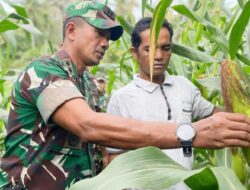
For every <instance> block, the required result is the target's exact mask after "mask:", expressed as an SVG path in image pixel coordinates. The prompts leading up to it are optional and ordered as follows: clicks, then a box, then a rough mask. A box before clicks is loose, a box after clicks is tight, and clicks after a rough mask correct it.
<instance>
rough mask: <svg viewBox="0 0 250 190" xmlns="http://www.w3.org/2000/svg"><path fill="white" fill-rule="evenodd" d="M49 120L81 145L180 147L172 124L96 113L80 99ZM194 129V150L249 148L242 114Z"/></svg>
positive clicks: (249, 122) (248, 123) (220, 116)
mask: <svg viewBox="0 0 250 190" xmlns="http://www.w3.org/2000/svg"><path fill="white" fill-rule="evenodd" d="M52 120H53V121H54V122H56V123H57V124H58V125H59V126H61V127H63V128H65V129H66V130H68V131H71V132H72V133H74V134H76V135H78V136H79V137H80V139H81V140H82V141H84V142H96V143H99V144H102V145H104V146H108V147H114V148H122V149H135V148H139V147H144V146H149V145H151V146H156V147H159V148H176V147H180V144H179V142H178V140H177V139H176V135H175V130H176V124H175V123H173V122H169V123H160V122H142V121H138V120H133V119H127V118H122V117H118V116H112V115H108V114H105V113H96V112H93V111H92V110H91V109H90V107H89V106H88V104H87V103H86V102H85V101H84V100H83V99H81V98H75V99H71V100H69V101H67V102H65V103H64V104H62V105H61V106H60V107H59V108H58V109H57V110H56V111H55V112H54V114H53V115H52ZM133 126H137V127H133ZM193 127H194V128H195V130H196V132H197V134H196V138H195V140H194V143H193V145H194V146H195V147H203V148H204V147H206V148H222V147H225V146H246V147H249V146H250V118H247V117H245V116H243V115H241V114H232V113H224V112H220V113H217V114H214V115H212V116H210V117H208V118H206V119H202V120H200V121H198V122H195V123H193Z"/></svg>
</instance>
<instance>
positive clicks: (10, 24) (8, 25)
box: [0, 20, 19, 33]
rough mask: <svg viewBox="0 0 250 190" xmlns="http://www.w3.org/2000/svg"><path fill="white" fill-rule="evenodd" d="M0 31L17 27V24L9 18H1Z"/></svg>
mask: <svg viewBox="0 0 250 190" xmlns="http://www.w3.org/2000/svg"><path fill="white" fill-rule="evenodd" d="M0 26H1V27H0V33H2V32H6V31H8V30H16V29H18V28H19V26H18V25H17V24H15V23H13V22H11V21H9V20H2V21H1V22H0Z"/></svg>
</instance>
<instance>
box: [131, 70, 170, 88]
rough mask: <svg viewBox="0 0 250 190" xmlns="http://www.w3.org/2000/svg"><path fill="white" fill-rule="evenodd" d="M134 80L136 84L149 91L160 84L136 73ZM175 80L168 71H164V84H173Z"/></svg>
mask: <svg viewBox="0 0 250 190" xmlns="http://www.w3.org/2000/svg"><path fill="white" fill-rule="evenodd" d="M134 82H135V84H136V86H138V87H140V88H142V89H144V90H146V91H147V92H150V93H151V92H153V91H154V90H156V88H157V87H158V86H159V84H156V83H153V82H150V81H147V80H144V79H142V78H140V77H139V76H138V75H134ZM173 83H174V81H173V80H172V79H171V77H170V76H169V74H168V73H167V72H164V81H163V83H162V85H163V86H165V85H166V86H172V85H173Z"/></svg>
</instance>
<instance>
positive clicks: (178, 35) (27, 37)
mask: <svg viewBox="0 0 250 190" xmlns="http://www.w3.org/2000/svg"><path fill="white" fill-rule="evenodd" d="M100 1H101V2H105V3H108V4H109V5H110V6H111V7H112V8H113V9H114V10H115V12H116V14H117V19H118V21H119V22H120V23H121V24H122V25H123V26H124V29H125V33H124V35H123V37H122V38H121V39H120V40H119V41H116V42H111V43H110V48H109V50H108V52H107V54H106V56H105V57H104V59H103V61H102V63H101V64H100V65H99V66H96V67H94V68H91V72H92V73H93V74H96V73H97V72H102V73H104V74H105V76H106V78H107V81H108V85H107V95H108V96H109V95H110V94H111V93H112V91H113V90H115V89H117V88H119V87H121V86H124V85H125V84H127V83H128V82H129V81H130V80H131V79H132V76H133V74H135V73H137V71H138V65H137V63H136V62H135V61H134V60H133V59H132V56H131V54H130V52H129V47H130V33H131V28H132V26H133V25H134V24H135V22H136V21H137V20H138V19H139V18H141V17H143V16H152V15H153V13H154V10H155V8H156V5H157V4H158V3H159V2H160V0H158V1H153V0H141V1H138V0H116V1H114V0H100ZM165 1H168V0H165ZM15 2H16V3H13V2H12V1H8V0H0V46H1V49H0V150H1V151H3V150H4V147H3V139H4V136H5V122H6V120H7V114H8V110H9V108H10V106H11V105H10V93H11V87H12V83H13V80H15V78H16V76H17V75H18V74H19V73H20V71H21V69H22V68H23V67H24V66H25V65H26V64H28V63H29V62H30V61H31V60H33V59H34V58H36V57H38V56H41V55H46V54H51V53H54V52H55V51H56V50H57V49H58V47H60V44H61V43H62V19H63V9H64V8H65V6H66V5H67V4H68V3H70V2H75V0H74V1H73V0H67V1H66V0H61V1H56V0H50V1H46V0H19V1H15ZM169 2H170V1H169ZM227 2H228V1H227V0H214V1H206V0H194V1H178V0H173V2H172V4H171V5H170V6H169V7H168V8H167V10H166V14H165V15H164V16H165V17H166V18H167V19H168V21H169V22H170V23H172V25H173V28H174V49H173V52H174V54H173V56H172V58H171V63H170V66H169V68H168V72H170V73H171V74H178V75H182V76H185V77H187V78H188V79H190V80H191V81H192V82H193V83H194V84H195V85H196V86H197V87H198V88H199V89H200V90H201V92H202V95H203V96H204V97H205V98H206V99H208V100H209V101H211V102H212V103H213V104H215V105H216V106H223V99H222V93H221V88H220V62H221V60H223V59H234V60H235V61H236V62H237V63H238V64H239V66H240V67H241V68H242V70H243V72H244V73H245V74H246V75H247V76H248V77H249V75H250V53H249V52H250V26H249V22H248V20H249V13H248V12H249V6H250V3H249V1H242V0H238V1H236V0H235V1H234V2H235V3H234V4H232V5H231V6H229V4H228V3H227ZM124 5H128V6H124ZM244 8H245V9H244ZM242 14H243V16H242ZM240 16H242V17H241V19H239V20H240V21H241V22H236V21H237V19H238V18H239V17H240ZM231 31H234V32H231ZM231 160H232V155H231V151H230V150H227V149H226V150H219V151H214V150H198V149H196V150H195V167H196V168H200V167H203V166H208V165H209V166H227V167H230V163H231ZM244 167H246V168H247V166H246V165H244ZM247 175H248V179H249V176H250V174H249V168H248V174H247ZM249 184H250V181H249V180H248V181H246V182H244V185H245V186H246V187H248V188H250V187H249Z"/></svg>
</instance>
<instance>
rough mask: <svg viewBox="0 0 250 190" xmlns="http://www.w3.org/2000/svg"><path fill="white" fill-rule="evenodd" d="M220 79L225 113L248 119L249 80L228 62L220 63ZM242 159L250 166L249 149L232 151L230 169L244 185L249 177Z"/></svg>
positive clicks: (249, 108) (233, 64) (249, 110)
mask: <svg viewBox="0 0 250 190" xmlns="http://www.w3.org/2000/svg"><path fill="white" fill-rule="evenodd" d="M221 77H222V80H221V81H222V91H223V98H224V103H225V108H226V111H228V112H234V113H242V114H245V115H246V116H249V117H250V80H249V78H248V77H247V76H246V75H244V73H243V72H242V70H241V69H240V67H239V65H237V64H236V63H235V62H233V61H229V60H225V61H223V62H222V63H221ZM238 150H239V149H238ZM242 153H243V154H242ZM243 158H244V160H245V161H246V162H247V164H248V166H250V148H241V152H240V151H235V149H232V164H231V166H232V169H233V170H234V172H235V173H236V175H237V176H238V178H239V179H240V180H241V182H242V183H243V184H244V183H246V182H247V180H248V179H247V178H249V176H247V171H246V167H244V160H243Z"/></svg>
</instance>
